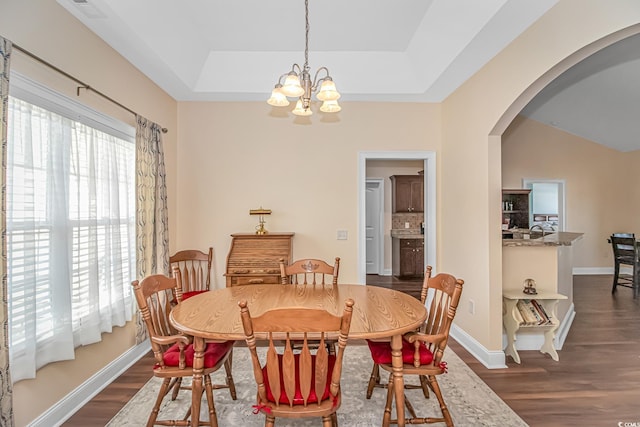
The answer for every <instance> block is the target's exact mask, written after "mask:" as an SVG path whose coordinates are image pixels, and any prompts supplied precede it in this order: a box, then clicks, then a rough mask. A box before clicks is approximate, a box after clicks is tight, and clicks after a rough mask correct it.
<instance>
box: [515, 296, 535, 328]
mask: <svg viewBox="0 0 640 427" xmlns="http://www.w3.org/2000/svg"><path fill="white" fill-rule="evenodd" d="M516 308H517V309H518V311H519V312H520V315H521V316H522V319H523V320H524V323H523V325H526V326H533V325H537V324H538V320H537V319H536V317H535V316H534V315H533V312H532V311H531V309H530V308H529V306H528V304H527V303H526V302H525V300H518V302H517V303H516Z"/></svg>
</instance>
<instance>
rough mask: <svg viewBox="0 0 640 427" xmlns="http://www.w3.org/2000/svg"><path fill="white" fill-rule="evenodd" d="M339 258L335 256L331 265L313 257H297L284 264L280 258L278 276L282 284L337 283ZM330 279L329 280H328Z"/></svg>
mask: <svg viewBox="0 0 640 427" xmlns="http://www.w3.org/2000/svg"><path fill="white" fill-rule="evenodd" d="M339 272H340V258H339V257H336V258H335V261H334V263H333V265H331V264H329V263H327V262H326V261H323V260H321V259H315V258H305V259H299V260H296V261H294V262H293V263H291V265H286V264H285V262H284V260H283V259H281V260H280V278H281V280H282V284H283V285H288V284H293V285H298V284H299V285H307V284H309V285H325V284H329V283H331V284H333V285H336V284H337V283H338V273H339ZM329 279H330V280H331V282H329V281H328V280H329Z"/></svg>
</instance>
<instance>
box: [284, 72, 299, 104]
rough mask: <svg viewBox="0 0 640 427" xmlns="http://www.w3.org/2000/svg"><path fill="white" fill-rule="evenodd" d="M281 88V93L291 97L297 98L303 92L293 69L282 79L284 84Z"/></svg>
mask: <svg viewBox="0 0 640 427" xmlns="http://www.w3.org/2000/svg"><path fill="white" fill-rule="evenodd" d="M281 90H282V93H283V94H285V95H286V96H289V97H291V98H297V97H299V96H302V95H303V94H304V89H303V88H302V86H300V78H299V77H298V75H297V74H296V73H294V72H293V71H292V72H290V73H289V74H288V75H287V78H286V79H284V85H282V89H281Z"/></svg>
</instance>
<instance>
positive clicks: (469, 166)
mask: <svg viewBox="0 0 640 427" xmlns="http://www.w3.org/2000/svg"><path fill="white" fill-rule="evenodd" d="M638 22H640V8H638V5H637V2H634V1H631V0H618V1H615V6H613V3H612V2H602V1H578V0H561V1H560V2H558V4H557V5H556V6H554V7H553V8H552V9H551V10H550V11H549V12H548V13H546V14H545V15H544V16H543V17H542V18H541V19H540V20H538V21H537V22H536V23H535V24H533V25H532V26H531V27H529V28H528V29H527V31H525V32H524V33H523V34H522V35H521V36H520V37H518V38H517V39H516V40H514V41H513V42H512V43H511V44H510V45H509V46H508V47H507V48H505V49H504V50H503V51H501V52H500V53H499V54H498V55H497V56H496V57H495V58H494V59H493V60H491V61H490V62H489V63H487V65H485V66H484V67H483V68H482V69H481V70H480V71H479V72H478V73H476V74H474V75H473V76H472V77H471V78H470V79H468V80H467V81H466V82H465V83H464V84H463V85H462V86H461V87H460V88H459V89H458V90H456V91H455V92H454V93H453V94H452V95H451V96H450V97H448V98H447V99H446V100H445V102H444V103H443V105H442V107H443V109H442V116H443V142H442V153H441V157H440V159H441V162H440V165H439V166H440V167H439V170H440V171H441V174H440V176H439V179H440V180H439V183H438V185H439V190H440V191H439V197H440V198H439V200H438V213H439V216H438V221H439V228H440V233H439V240H438V246H439V256H438V260H439V262H438V264H439V265H438V269H439V270H443V271H451V272H453V273H455V274H456V275H458V276H459V277H462V278H464V279H465V280H466V284H465V288H464V291H463V295H462V299H461V309H460V310H458V312H457V315H456V324H457V325H458V326H459V327H461V328H462V329H463V330H464V331H465V332H466V333H467V334H469V335H470V336H471V337H473V339H474V340H476V341H478V343H480V344H481V345H482V346H483V347H484V348H486V349H488V350H489V351H499V350H500V349H501V348H502V319H501V313H502V298H501V292H502V277H501V275H502V244H501V243H502V242H501V233H500V222H501V211H500V200H501V188H502V178H501V135H502V133H503V131H504V130H505V129H506V127H507V126H508V124H509V123H510V122H511V121H512V120H513V119H514V118H515V116H516V115H517V114H518V112H519V111H520V110H521V109H522V108H523V107H524V106H525V105H526V103H527V102H529V101H530V100H531V98H532V97H533V96H535V94H536V93H537V92H538V91H539V90H541V89H542V87H544V86H545V85H547V84H548V83H549V82H551V81H552V79H553V78H555V77H556V76H557V75H559V74H560V73H561V72H562V71H563V70H565V69H566V68H567V67H570V66H571V65H574V64H575V63H576V61H578V60H579V59H580V58H584V57H585V56H588V55H589V54H590V53H593V52H595V51H596V50H597V49H599V48H602V47H604V46H606V45H608V44H609V43H612V42H614V41H617V40H619V39H620V38H621V37H623V35H620V34H613V35H612V33H616V32H617V31H619V30H621V29H624V28H625V27H628V26H634V25H635V26H634V27H633V28H630V29H629V30H628V31H626V32H624V35H626V36H629V35H632V34H635V33H637V32H638V31H640V29H639V28H638V26H637V24H638ZM610 35H612V36H610ZM609 36H610V37H609ZM603 38H606V40H605V41H603V42H598V41H599V40H600V39H603ZM592 43H593V44H592ZM576 52H577V53H576ZM469 300H473V301H474V302H475V307H476V310H475V314H473V315H472V314H471V313H469V311H468V310H467V309H465V307H468V303H469Z"/></svg>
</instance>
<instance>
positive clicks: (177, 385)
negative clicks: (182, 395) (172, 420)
mask: <svg viewBox="0 0 640 427" xmlns="http://www.w3.org/2000/svg"><path fill="white" fill-rule="evenodd" d="M181 387H182V377H178V378H176V379H175V382H174V383H173V387H172V389H173V392H172V393H171V400H176V399H177V398H178V393H179V392H180V388H181Z"/></svg>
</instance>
